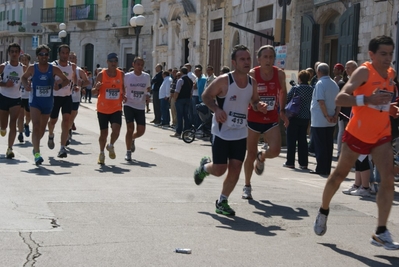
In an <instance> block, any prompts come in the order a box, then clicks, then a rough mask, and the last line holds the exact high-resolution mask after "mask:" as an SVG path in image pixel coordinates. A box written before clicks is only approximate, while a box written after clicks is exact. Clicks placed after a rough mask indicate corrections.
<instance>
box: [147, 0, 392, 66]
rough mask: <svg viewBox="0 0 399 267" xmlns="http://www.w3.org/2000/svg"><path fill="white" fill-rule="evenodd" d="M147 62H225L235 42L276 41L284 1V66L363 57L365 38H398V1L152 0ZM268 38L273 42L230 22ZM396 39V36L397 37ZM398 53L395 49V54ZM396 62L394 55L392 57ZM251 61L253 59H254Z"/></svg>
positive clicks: (256, 45)
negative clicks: (150, 57)
mask: <svg viewBox="0 0 399 267" xmlns="http://www.w3.org/2000/svg"><path fill="white" fill-rule="evenodd" d="M151 2H152V11H153V13H154V23H153V31H154V38H153V42H154V43H153V49H154V50H153V65H154V64H156V63H162V64H163V65H165V66H166V67H179V66H181V65H183V64H184V63H186V62H190V63H192V64H202V65H203V66H206V65H208V64H211V65H213V66H214V68H215V70H216V72H218V69H219V68H220V67H221V66H223V65H227V66H230V53H231V50H232V47H233V46H234V45H236V44H243V45H246V46H248V47H249V49H250V50H251V51H254V56H255V51H256V50H257V49H258V48H259V47H260V46H261V45H264V44H272V45H273V44H274V45H278V44H279V43H280V42H281V19H282V16H283V8H282V7H281V6H280V5H279V3H284V2H288V3H289V5H287V6H286V19H287V20H286V25H287V26H286V34H285V35H286V36H285V41H286V42H285V44H286V47H287V54H286V61H285V69H287V70H293V71H297V70H299V69H304V68H307V67H311V66H313V65H314V63H315V62H316V61H324V62H327V63H328V64H329V65H334V64H335V63H337V62H341V63H345V62H346V61H347V60H350V59H355V60H357V61H358V62H359V63H361V62H364V61H366V60H368V42H369V40H370V39H371V38H373V37H375V36H378V35H382V34H385V35H389V36H391V37H392V38H393V39H394V40H395V41H397V40H396V39H397V38H398V34H397V32H398V26H397V24H398V23H397V21H398V11H399V2H398V1H394V0H297V1H288V0H285V1H284V0H256V1H255V0H231V1H216V0H198V1H193V0H156V1H155V0H153V1H151ZM229 23H230V25H231V23H233V24H237V25H238V26H243V27H246V28H248V29H252V30H255V31H257V32H260V33H264V34H267V35H269V36H273V37H274V42H273V41H271V40H269V39H266V38H262V37H260V36H257V35H254V34H253V33H250V32H247V31H245V30H242V29H239V28H237V27H235V26H230V25H229ZM398 43H399V40H398ZM397 55H398V53H395V57H397ZM395 61H398V60H395ZM254 64H256V60H254Z"/></svg>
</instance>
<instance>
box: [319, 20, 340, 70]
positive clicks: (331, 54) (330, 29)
mask: <svg viewBox="0 0 399 267" xmlns="http://www.w3.org/2000/svg"><path fill="white" fill-rule="evenodd" d="M323 32H324V36H323V52H322V61H323V62H325V63H327V64H328V65H329V66H330V72H331V73H330V74H332V69H333V66H334V65H335V64H336V63H337V61H338V32H339V15H338V14H336V15H333V16H331V17H330V19H328V20H327V21H326V23H325V24H324V31H323Z"/></svg>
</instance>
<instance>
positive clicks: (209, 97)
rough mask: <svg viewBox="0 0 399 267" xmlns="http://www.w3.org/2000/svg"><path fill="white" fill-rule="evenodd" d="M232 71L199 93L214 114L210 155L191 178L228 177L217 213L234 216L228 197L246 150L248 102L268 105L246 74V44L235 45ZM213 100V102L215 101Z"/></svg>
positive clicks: (198, 180) (263, 107) (261, 109)
mask: <svg viewBox="0 0 399 267" xmlns="http://www.w3.org/2000/svg"><path fill="white" fill-rule="evenodd" d="M231 59H232V61H231V63H232V65H233V67H234V69H235V70H234V71H233V72H231V73H229V74H224V75H221V76H219V77H217V78H216V79H215V80H214V81H213V82H212V83H211V84H210V85H209V87H208V88H206V89H205V91H204V93H203V94H202V100H203V101H204V103H205V104H206V105H207V106H208V107H209V109H210V110H211V111H213V112H214V114H213V123H212V134H213V135H214V136H213V142H212V157H213V162H211V159H210V158H209V157H204V158H202V159H201V162H200V167H199V168H197V169H196V170H195V172H194V181H195V183H196V184H197V185H199V184H201V183H202V181H203V180H204V178H205V177H206V176H207V175H209V174H212V175H215V176H222V175H223V174H224V173H225V172H226V170H228V171H227V176H226V178H225V181H224V182H223V188H222V192H221V195H220V197H219V199H218V200H216V213H219V214H224V215H231V216H233V215H235V211H234V210H233V209H232V208H230V206H229V204H228V201H227V198H228V197H229V195H230V194H231V192H233V190H234V187H235V186H236V184H237V181H238V178H239V175H240V171H241V167H242V163H243V161H244V158H245V152H246V137H247V133H248V132H247V127H246V125H247V111H248V105H249V104H251V105H252V107H253V109H254V110H255V111H258V112H263V113H267V104H266V103H263V102H260V99H259V95H258V91H257V84H256V81H255V79H253V78H252V77H250V76H249V75H248V72H249V70H250V69H251V62H252V61H251V54H250V52H249V50H248V48H247V47H245V46H243V45H237V46H235V47H234V49H233V53H232V55H231ZM215 99H216V101H215Z"/></svg>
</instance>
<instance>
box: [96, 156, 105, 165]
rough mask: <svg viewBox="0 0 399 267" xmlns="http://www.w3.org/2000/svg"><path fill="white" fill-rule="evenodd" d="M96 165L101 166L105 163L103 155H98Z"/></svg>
mask: <svg viewBox="0 0 399 267" xmlns="http://www.w3.org/2000/svg"><path fill="white" fill-rule="evenodd" d="M97 163H98V164H101V165H104V163H105V155H104V153H100V155H99V156H98V161H97Z"/></svg>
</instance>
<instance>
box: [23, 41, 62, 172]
mask: <svg viewBox="0 0 399 267" xmlns="http://www.w3.org/2000/svg"><path fill="white" fill-rule="evenodd" d="M49 52H50V48H49V47H48V46H46V45H40V46H39V47H38V48H37V49H36V56H37V59H38V63H36V64H35V65H32V66H29V67H28V69H27V70H26V72H25V73H24V75H23V76H22V85H23V86H24V87H25V90H26V91H30V96H29V104H30V113H31V120H32V125H33V129H32V144H33V154H34V155H35V164H36V165H40V164H42V162H43V158H42V156H41V155H40V150H39V147H40V139H41V138H42V137H43V135H44V131H45V130H46V125H47V121H48V119H49V116H50V113H51V110H52V108H53V101H54V100H53V89H54V90H59V89H60V88H62V87H64V86H66V85H67V84H69V80H68V78H67V77H66V76H65V75H64V74H63V73H62V71H61V70H60V69H59V68H58V67H56V66H51V65H50V64H48V56H49ZM54 76H58V77H60V78H61V79H60V80H58V81H57V84H56V85H55V84H54V83H55V79H54ZM31 82H32V84H31Z"/></svg>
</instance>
